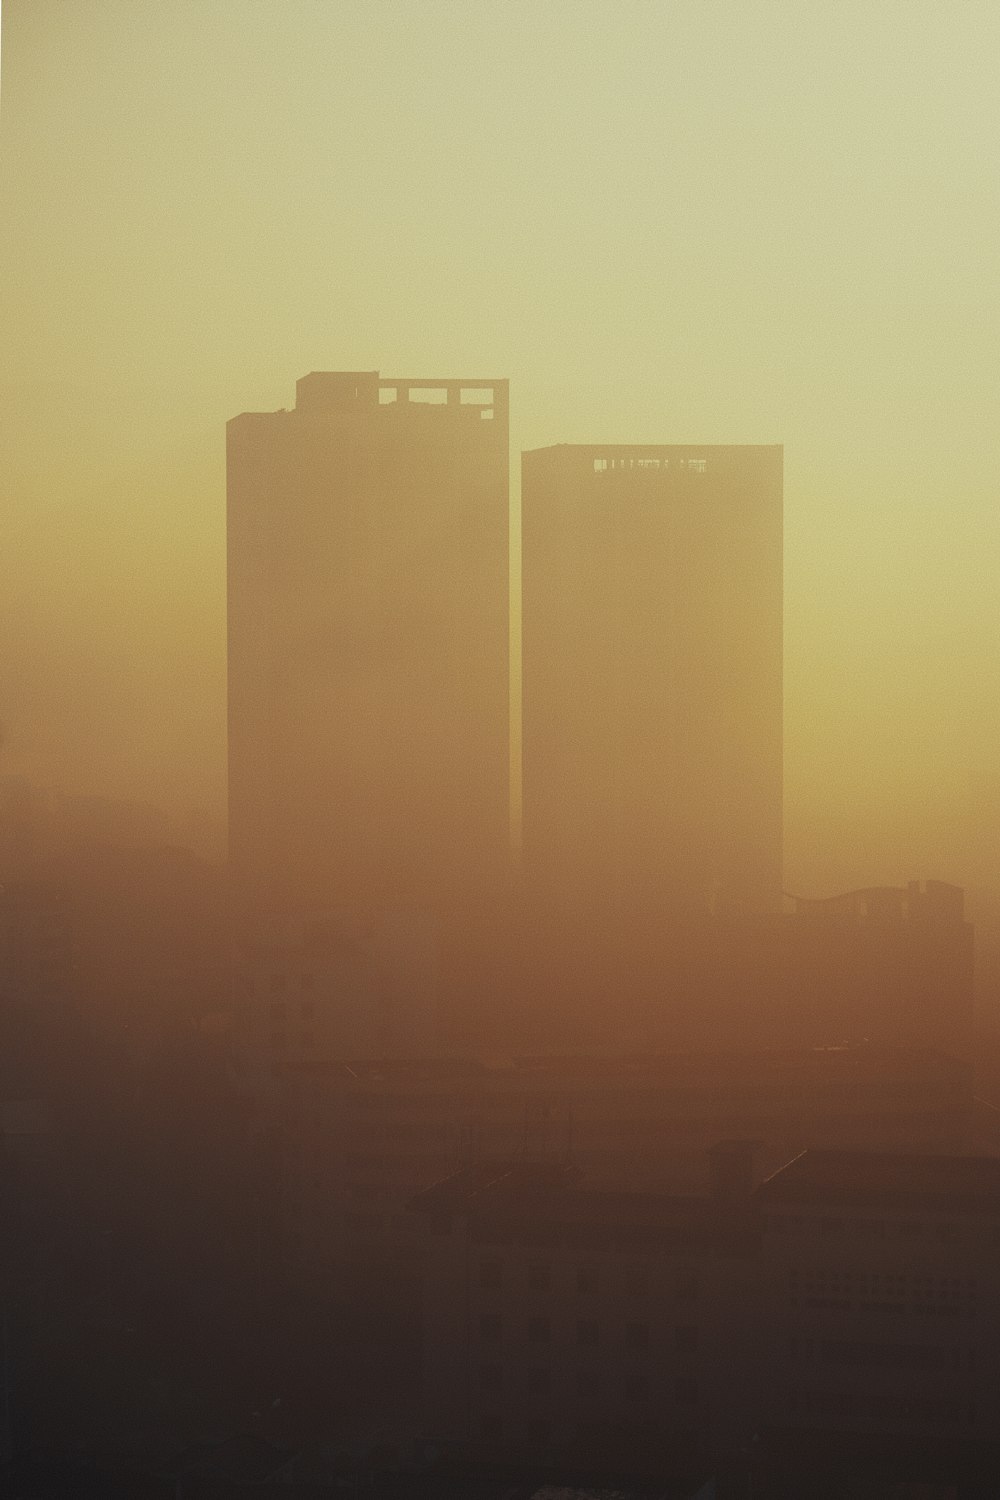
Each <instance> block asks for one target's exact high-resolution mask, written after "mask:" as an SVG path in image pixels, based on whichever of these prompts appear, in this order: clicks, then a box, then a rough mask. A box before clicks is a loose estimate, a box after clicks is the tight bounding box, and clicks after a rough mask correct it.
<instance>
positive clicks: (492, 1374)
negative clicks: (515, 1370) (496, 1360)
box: [479, 1365, 503, 1391]
mask: <svg viewBox="0 0 1000 1500" xmlns="http://www.w3.org/2000/svg"><path fill="white" fill-rule="evenodd" d="M502 1385H503V1370H502V1369H501V1368H500V1366H499V1365H483V1367H482V1369H481V1370H480V1372H479V1389H480V1390H481V1391H498V1390H499V1389H500V1387H501V1386H502Z"/></svg>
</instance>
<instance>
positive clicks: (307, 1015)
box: [299, 1000, 316, 1021]
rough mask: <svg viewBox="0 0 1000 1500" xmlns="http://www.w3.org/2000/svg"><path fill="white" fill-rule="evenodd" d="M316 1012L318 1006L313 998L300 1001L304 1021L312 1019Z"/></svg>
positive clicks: (300, 1012) (300, 1011) (300, 1010)
mask: <svg viewBox="0 0 1000 1500" xmlns="http://www.w3.org/2000/svg"><path fill="white" fill-rule="evenodd" d="M315 1014H316V1007H315V1005H314V1004H313V1002H312V1001H311V1000H302V1001H301V1002H300V1003H299V1015H300V1016H301V1017H302V1019H303V1021H311V1020H312V1019H313V1017H314V1016H315Z"/></svg>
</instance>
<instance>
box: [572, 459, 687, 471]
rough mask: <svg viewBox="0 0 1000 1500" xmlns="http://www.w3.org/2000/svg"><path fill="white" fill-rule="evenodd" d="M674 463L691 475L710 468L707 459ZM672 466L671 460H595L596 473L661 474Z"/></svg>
mask: <svg viewBox="0 0 1000 1500" xmlns="http://www.w3.org/2000/svg"><path fill="white" fill-rule="evenodd" d="M673 462H674V464H675V466H676V467H677V468H678V469H686V470H687V472H688V473H689V474H704V472H705V470H706V469H707V468H708V460H707V459H706V458H681V459H675V460H673ZM670 464H671V460H670V459H669V458H595V459H594V473H595V474H606V473H609V472H614V473H619V472H623V471H625V472H628V473H635V471H636V470H640V471H645V472H652V473H659V472H660V471H661V470H664V471H665V470H667V469H669V468H670Z"/></svg>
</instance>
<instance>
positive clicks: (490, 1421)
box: [479, 1412, 503, 1443]
mask: <svg viewBox="0 0 1000 1500" xmlns="http://www.w3.org/2000/svg"><path fill="white" fill-rule="evenodd" d="M479 1436H480V1437H481V1438H482V1440H483V1442H484V1443H499V1441H500V1439H501V1438H502V1437H503V1422H502V1421H501V1419H500V1418H499V1417H498V1416H496V1415H495V1414H494V1413H493V1412H486V1413H484V1415H483V1416H481V1417H480V1419H479Z"/></svg>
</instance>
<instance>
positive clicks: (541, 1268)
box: [528, 1261, 552, 1292]
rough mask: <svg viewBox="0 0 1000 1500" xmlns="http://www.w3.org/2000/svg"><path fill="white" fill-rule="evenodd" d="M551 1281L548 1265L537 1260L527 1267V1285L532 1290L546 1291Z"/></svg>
mask: <svg viewBox="0 0 1000 1500" xmlns="http://www.w3.org/2000/svg"><path fill="white" fill-rule="evenodd" d="M551 1283H552V1276H551V1272H550V1271H549V1267H548V1266H547V1265H545V1264H544V1263H542V1262H541V1261H537V1262H536V1263H535V1264H534V1265H533V1266H529V1267H528V1287H529V1289H530V1290H531V1291H533V1292H547V1291H548V1290H549V1287H550V1285H551Z"/></svg>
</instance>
